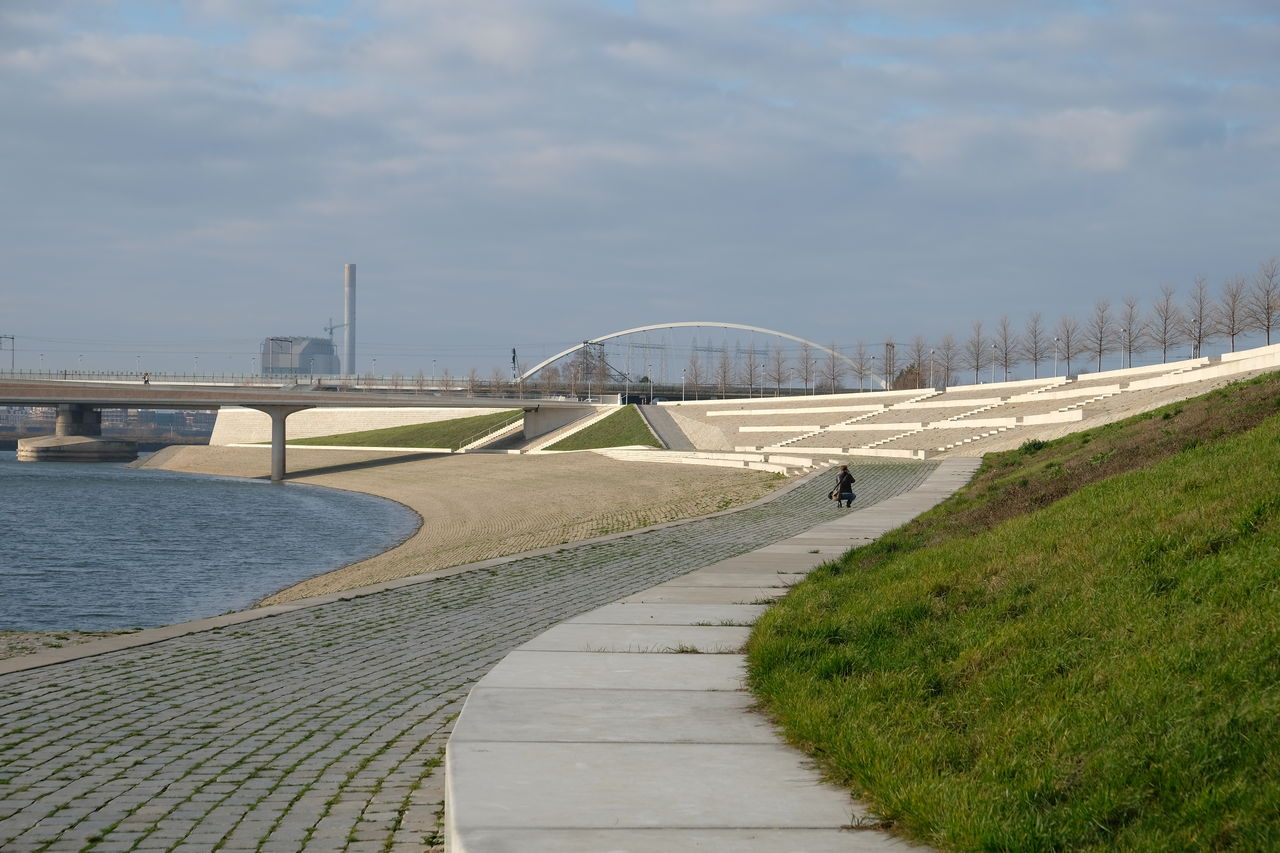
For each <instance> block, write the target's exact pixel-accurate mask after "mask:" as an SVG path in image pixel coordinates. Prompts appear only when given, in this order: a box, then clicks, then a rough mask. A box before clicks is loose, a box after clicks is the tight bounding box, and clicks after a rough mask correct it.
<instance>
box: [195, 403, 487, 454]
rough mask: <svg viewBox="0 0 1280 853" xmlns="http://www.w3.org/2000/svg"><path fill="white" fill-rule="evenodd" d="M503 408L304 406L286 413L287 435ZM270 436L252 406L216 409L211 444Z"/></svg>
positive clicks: (401, 423)
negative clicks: (290, 413)
mask: <svg viewBox="0 0 1280 853" xmlns="http://www.w3.org/2000/svg"><path fill="white" fill-rule="evenodd" d="M502 411H506V409H446V408H437V409H431V408H422V409H354V408H353V409H343V408H331V409H329V408H326V409H304V410H303V411H301V412H295V413H294V414H292V415H290V416H289V420H288V431H289V438H315V437H316V436H320V435H339V434H341V433H346V432H363V431H365V430H371V429H385V428H387V427H397V426H408V425H410V424H427V423H434V422H436V421H451V420H454V419H456V418H469V417H473V416H475V415H489V414H493V413H494V412H502ZM270 440H271V418H270V417H268V416H267V415H266V414H264V413H263V412H259V411H258V410H256V409H245V408H241V407H238V406H228V407H225V408H223V409H220V410H219V411H218V420H217V421H216V422H215V423H214V427H213V435H212V436H210V438H209V443H210V444H212V445H228V444H254V443H257V442H263V441H270Z"/></svg>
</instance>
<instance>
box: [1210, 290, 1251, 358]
mask: <svg viewBox="0 0 1280 853" xmlns="http://www.w3.org/2000/svg"><path fill="white" fill-rule="evenodd" d="M1248 286H1249V283H1248V282H1247V281H1246V280H1245V277H1244V276H1242V275H1233V276H1228V277H1227V278H1226V279H1224V280H1223V282H1222V298H1221V299H1220V300H1219V302H1218V310H1217V314H1216V317H1215V318H1214V319H1215V321H1216V326H1217V327H1216V329H1215V331H1216V332H1218V333H1219V334H1222V335H1225V336H1226V338H1227V340H1228V341H1229V342H1230V343H1231V351H1232V352H1235V351H1236V338H1238V337H1239V336H1240V335H1241V334H1243V333H1244V332H1245V331H1246V330H1247V329H1248V325H1249V321H1248V312H1247V311H1246V305H1247V303H1246V297H1245V294H1246V289H1247V288H1248Z"/></svg>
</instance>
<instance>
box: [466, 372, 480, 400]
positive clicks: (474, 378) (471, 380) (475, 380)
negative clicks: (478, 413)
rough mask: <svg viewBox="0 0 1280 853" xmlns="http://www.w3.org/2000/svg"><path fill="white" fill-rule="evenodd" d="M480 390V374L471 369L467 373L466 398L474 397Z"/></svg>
mask: <svg viewBox="0 0 1280 853" xmlns="http://www.w3.org/2000/svg"><path fill="white" fill-rule="evenodd" d="M479 389H480V373H479V372H478V371H477V370H476V369H475V368H474V367H473V368H471V370H469V371H467V396H468V397H474V396H475V395H476V391H478V390H479Z"/></svg>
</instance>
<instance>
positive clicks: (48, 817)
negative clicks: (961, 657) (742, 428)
mask: <svg viewBox="0 0 1280 853" xmlns="http://www.w3.org/2000/svg"><path fill="white" fill-rule="evenodd" d="M933 467H934V466H933V465H932V464H929V463H925V464H884V465H867V466H859V472H858V483H859V486H860V487H861V488H860V489H859V499H860V501H862V500H866V501H867V504H868V506H870V505H871V504H872V503H874V502H875V501H878V500H882V499H884V498H888V497H891V496H893V495H895V494H899V493H901V492H904V491H907V490H909V489H911V488H913V487H915V486H916V485H917V484H919V483H920V482H921V481H922V480H923V479H924V477H926V476H927V475H928V473H929V472H930V471H931V470H932V469H933ZM828 479H829V477H826V476H823V477H821V478H814V479H811V480H809V481H807V482H804V483H801V484H800V485H799V486H798V487H797V488H795V489H792V490H790V491H788V492H787V493H785V494H783V495H780V496H779V497H778V498H776V499H775V500H773V501H770V502H768V503H765V504H761V505H759V506H755V507H752V508H749V509H746V510H743V511H740V512H737V513H731V514H728V515H724V516H718V517H714V518H707V519H701V520H697V521H693V522H689V523H685V524H678V525H674V526H668V527H665V528H662V529H659V530H655V531H649V532H645V533H642V534H637V535H633V536H627V537H620V538H616V539H611V540H608V541H604V542H596V543H587V544H583V545H579V546H565V547H563V548H559V549H557V550H555V551H553V552H550V553H546V554H540V555H536V556H531V557H526V558H522V559H515V560H511V561H508V562H504V563H501V564H499V565H494V566H489V567H483V568H477V569H473V570H470V571H466V572H462V573H458V574H454V575H449V576H446V577H439V578H433V579H430V580H427V581H424V582H422V583H416V584H411V585H407V586H403V587H399V588H397V589H390V590H386V591H383V592H378V593H375V594H371V595H366V596H362V597H359V598H353V599H348V600H344V601H335V602H332V603H329V604H325V605H322V606H316V607H310V608H305V609H299V610H294V611H289V612H283V613H278V614H276V615H273V616H269V617H267V618H262V619H257V620H254V621H250V622H243V623H239V624H236V625H231V626H226V627H223V628H220V629H217V630H211V631H205V632H202V633H198V634H189V635H186V636H180V637H175V638H172V639H168V640H165V641H163V642H158V643H154V644H152V645H147V646H138V647H134V648H131V649H125V650H122V651H118V652H113V653H110V654H105V655H100V656H98V657H91V658H81V659H74V660H68V661H66V662H63V663H60V664H57V665H53V666H47V667H43V668H41V669H38V670H30V671H25V672H22V671H20V672H13V673H8V674H4V675H0V748H2V749H4V754H5V760H4V766H5V768H6V770H7V771H8V772H7V773H3V774H0V849H2V850H4V851H5V853H10V851H23V850H33V851H34V850H41V851H42V852H43V851H48V853H62V852H63V851H76V853H78V851H80V850H81V849H82V848H84V847H85V841H84V839H85V838H86V836H84V835H81V834H79V832H78V831H77V830H76V829H75V822H74V821H71V822H68V821H67V820H66V818H65V816H63V819H62V820H57V818H58V817H59V812H67V810H68V808H71V809H86V811H84V812H69V813H71V814H77V813H78V814H87V813H88V812H90V811H94V810H95V809H98V808H99V807H102V808H103V809H106V810H107V811H104V812H103V814H108V813H109V814H113V815H118V816H119V817H120V819H121V820H122V825H124V824H125V823H127V825H128V827H129V828H130V829H131V830H134V831H137V830H142V831H146V832H147V834H146V835H144V836H142V837H141V838H139V840H138V841H137V847H136V849H137V850H140V851H149V850H162V849H164V850H168V849H173V850H190V851H194V850H209V849H211V845H210V844H208V843H205V842H204V841H202V842H201V843H196V842H195V841H194V840H191V839H202V840H204V839H209V838H213V837H215V836H216V837H218V838H221V837H223V836H224V835H226V834H227V833H231V832H233V831H236V839H237V842H236V843H237V844H242V843H243V844H244V845H245V847H246V849H248V844H247V841H246V842H242V841H241V840H240V839H241V838H246V839H247V838H248V837H249V836H250V835H251V834H252V833H248V834H247V835H245V836H241V835H240V834H239V832H238V826H243V824H239V823H238V822H239V820H240V817H241V816H242V815H245V814H250V815H258V814H259V813H260V812H261V813H264V814H270V815H272V820H271V821H264V822H263V823H265V824H267V825H266V826H263V827H261V828H260V829H261V831H262V832H263V835H262V836H261V837H260V847H259V848H258V849H259V850H260V851H261V853H294V852H295V851H298V850H301V849H302V848H303V842H307V843H308V849H325V850H327V851H332V850H334V849H346V850H348V851H349V853H358V849H363V845H366V844H367V845H369V849H370V850H373V849H376V850H378V851H381V850H383V849H384V848H385V847H386V846H387V845H394V848H399V847H402V846H409V843H408V842H405V841H404V840H403V838H399V837H397V838H395V839H394V840H393V836H394V834H395V829H394V827H395V825H396V822H395V821H394V820H392V821H383V822H379V823H377V824H359V825H360V826H361V827H362V832H363V828H364V827H365V826H374V825H376V826H378V827H380V829H379V832H381V833H382V835H381V837H380V840H371V841H367V842H365V841H361V842H359V844H360V845H362V846H361V847H359V848H357V847H356V846H354V845H353V846H349V847H345V848H335V847H333V846H327V847H325V846H323V845H321V844H320V843H319V840H318V839H319V838H320V836H319V834H318V832H316V833H312V828H313V827H315V826H317V822H318V821H321V819H322V818H324V817H325V815H326V814H327V813H328V809H329V801H330V800H332V799H334V798H335V797H337V799H336V800H334V802H335V803H342V804H344V808H345V803H347V802H353V803H355V804H357V806H358V808H356V807H353V808H354V811H353V812H352V816H351V819H350V820H348V819H347V818H345V817H344V818H343V820H344V821H346V823H344V824H343V826H344V828H343V829H342V830H341V831H342V833H343V838H344V839H345V833H346V832H348V831H349V830H350V828H351V827H352V826H354V825H356V823H355V821H354V818H355V817H358V816H359V815H360V814H361V813H362V812H363V811H365V810H368V812H369V814H377V815H379V816H380V817H381V816H383V815H385V814H392V813H393V814H395V815H396V816H397V817H398V818H399V821H400V826H402V827H408V826H412V827H415V828H424V829H425V830H426V831H425V832H424V833H423V834H429V833H433V832H434V831H435V826H436V820H437V818H436V816H437V813H438V811H439V803H440V800H441V796H442V795H441V794H440V793H439V791H440V788H441V785H440V783H439V777H440V776H442V775H443V770H442V769H435V768H431V767H427V766H425V765H426V763H427V761H428V759H434V758H435V757H436V756H437V753H438V749H439V747H440V746H442V745H443V743H444V741H445V739H446V738H447V737H448V734H449V732H450V730H451V727H452V723H451V720H450V718H451V717H453V716H454V715H456V714H457V712H458V709H459V707H460V705H461V702H462V700H463V699H464V698H465V697H466V694H467V691H468V690H469V689H470V687H471V685H472V684H474V683H475V682H476V681H477V680H478V679H479V678H480V677H481V676H482V675H484V674H485V673H486V672H488V671H489V670H490V669H491V668H493V667H494V665H495V664H497V662H498V661H500V660H501V659H502V658H503V657H504V656H505V655H506V654H507V653H508V652H510V651H511V650H512V649H514V648H516V647H517V646H519V645H521V644H522V643H525V642H527V641H529V640H530V639H532V638H534V637H535V636H537V635H539V634H541V633H542V632H543V631H545V630H546V629H547V628H549V627H551V626H552V625H555V624H557V623H560V622H562V621H564V620H566V619H569V618H571V617H574V616H577V615H578V614H588V613H589V612H590V611H592V610H593V609H596V608H600V607H602V606H605V605H608V604H610V603H611V602H616V601H619V600H620V599H623V598H626V597H627V596H630V595H633V594H635V593H637V592H639V591H641V590H645V589H649V588H650V587H654V586H656V585H658V584H662V583H664V582H667V581H671V580H673V579H675V578H678V577H680V576H682V575H684V574H687V573H689V572H691V571H693V570H695V569H699V568H702V567H704V566H720V568H721V570H722V571H723V572H725V573H728V574H730V575H733V574H735V573H737V574H741V573H743V572H750V573H755V574H756V575H757V576H759V577H761V578H763V577H765V576H767V575H768V574H769V565H770V564H769V563H767V562H762V561H761V558H760V556H759V555H758V554H750V555H749V554H748V552H752V551H755V550H757V549H760V548H763V547H764V546H767V545H769V544H770V543H772V542H777V541H779V540H781V539H784V538H786V537H789V536H793V535H796V534H798V533H801V532H803V531H805V530H808V529H810V528H812V527H814V525H816V524H820V523H822V522H825V521H827V520H829V519H831V518H833V517H834V516H833V514H832V513H831V512H830V506H829V502H828V501H827V500H826V491H827V488H829V486H828V484H827V480H828ZM820 538H821V540H822V542H823V544H822V545H815V546H813V547H815V548H821V549H824V554H822V555H811V554H801V555H797V554H791V553H781V554H776V555H773V556H772V557H770V558H769V559H772V560H773V561H774V564H773V565H774V566H775V578H779V577H785V575H776V571H777V570H785V571H787V572H795V571H802V570H803V569H805V568H807V567H809V566H811V565H814V564H816V563H817V562H820V561H821V560H822V559H829V556H828V555H826V554H825V549H832V550H833V551H834V550H836V549H838V548H839V544H838V539H837V538H836V537H832V536H829V535H827V534H822V535H821V537H820ZM735 559H736V560H738V562H737V563H734V562H733V561H734V560H735ZM761 569H763V571H764V574H763V575H760V574H759V572H760V570H761ZM719 582H722V581H719V580H715V579H711V580H708V581H706V583H719ZM769 582H770V583H773V582H777V581H776V579H774V580H770V581H769ZM760 583H764V581H763V580H761V581H760ZM723 589H724V588H723V587H722V588H720V589H719V590H717V589H716V588H715V587H711V588H710V590H709V591H707V590H703V589H700V588H698V587H691V586H687V585H686V586H684V587H682V588H674V587H673V588H671V592H670V593H669V595H670V596H671V600H672V601H678V600H681V599H680V598H679V595H680V594H683V595H684V596H696V595H708V594H710V595H714V594H716V593H717V592H723ZM681 590H683V592H682V593H681ZM784 591H785V590H783V589H780V588H777V587H772V588H770V587H762V588H760V590H759V591H758V592H757V591H756V590H754V589H753V590H750V591H749V593H748V594H749V596H750V598H749V599H748V602H754V601H756V600H758V599H763V598H768V597H771V596H773V595H776V594H779V593H782V592H784ZM685 600H688V599H687V598H686V599H685ZM726 603H732V600H731V601H728V602H726ZM627 606H632V605H627ZM637 606H642V605H637ZM679 607H680V605H679V604H672V605H669V606H667V607H666V610H665V611H664V612H665V613H666V614H668V615H667V616H665V617H664V618H668V619H671V620H672V621H671V623H670V624H673V625H680V624H684V623H681V622H680V621H678V617H676V616H674V615H671V614H675V613H678V608H679ZM758 611H759V608H758V607H728V608H726V609H725V612H726V613H728V614H732V615H730V616H727V617H726V618H727V619H731V620H734V621H735V622H736V620H737V619H738V618H740V616H739V614H749V615H748V616H747V617H746V618H742V622H741V623H737V624H745V623H749V622H750V621H751V619H753V618H754V616H755V615H756V614H757V613H758ZM655 612H656V611H655ZM641 624H643V623H641ZM549 654H555V653H549ZM623 656H624V657H625V655H623ZM709 657H716V658H719V657H722V656H721V655H715V656H709ZM724 657H728V656H724ZM726 683H728V682H726ZM143 697H145V698H143ZM11 753H12V755H11ZM15 770H16V771H18V772H17V773H13V771H15ZM388 780H390V782H391V784H394V785H395V786H397V788H398V789H400V788H403V789H405V790H406V791H407V789H409V788H410V787H411V786H413V785H415V784H421V785H422V786H423V787H424V788H428V787H429V789H430V791H432V792H433V793H432V794H431V795H430V796H426V795H421V796H409V795H407V794H405V793H397V794H396V795H395V796H389V795H384V794H385V792H384V791H383V789H382V787H381V786H382V785H383V784H385V783H387V782H388ZM272 788H275V790H274V791H273V790H271V789H272ZM244 792H251V794H245V793H244ZM417 793H420V792H417ZM258 797H261V798H262V800H265V801H266V802H268V803H270V805H269V806H267V805H264V804H263V803H262V802H261V801H259V800H258ZM348 797H351V799H350V800H348V799H347V798H348ZM139 803H142V804H143V805H141V807H139V806H138V804H139ZM255 803H257V804H256V805H254V804H255ZM60 806H61V807H62V808H59V807H60ZM401 809H404V811H403V813H401ZM130 811H132V812H133V813H132V814H130ZM276 817H280V818H281V823H280V824H279V825H276V824H275V822H274V819H275V818H276ZM326 820H327V819H326ZM36 824H39V827H40V828H39V831H36V830H34V829H33V827H34V826H35V825H36ZM326 826H329V824H326ZM246 832H247V830H246ZM309 835H310V838H309ZM188 836H190V839H189V838H188ZM327 837H328V836H326V838H327ZM361 837H364V836H363V835H362V836H361ZM105 840H107V839H104V841H105ZM93 849H94V848H92V847H91V848H90V849H89V850H88V851H86V853H92V850H93ZM224 849H226V848H224Z"/></svg>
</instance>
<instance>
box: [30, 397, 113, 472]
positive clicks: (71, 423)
mask: <svg viewBox="0 0 1280 853" xmlns="http://www.w3.org/2000/svg"><path fill="white" fill-rule="evenodd" d="M53 429H54V432H53V435H42V436H40V437H39V438H23V439H19V440H18V461H19V462H132V461H133V460H135V459H137V458H138V445H137V443H136V442H133V441H124V440H121V439H107V438H103V437H102V411H101V410H100V409H95V408H93V407H92V406H89V405H86V404H84V403H59V404H58V419H57V421H56V422H55V424H54V428H53Z"/></svg>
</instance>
